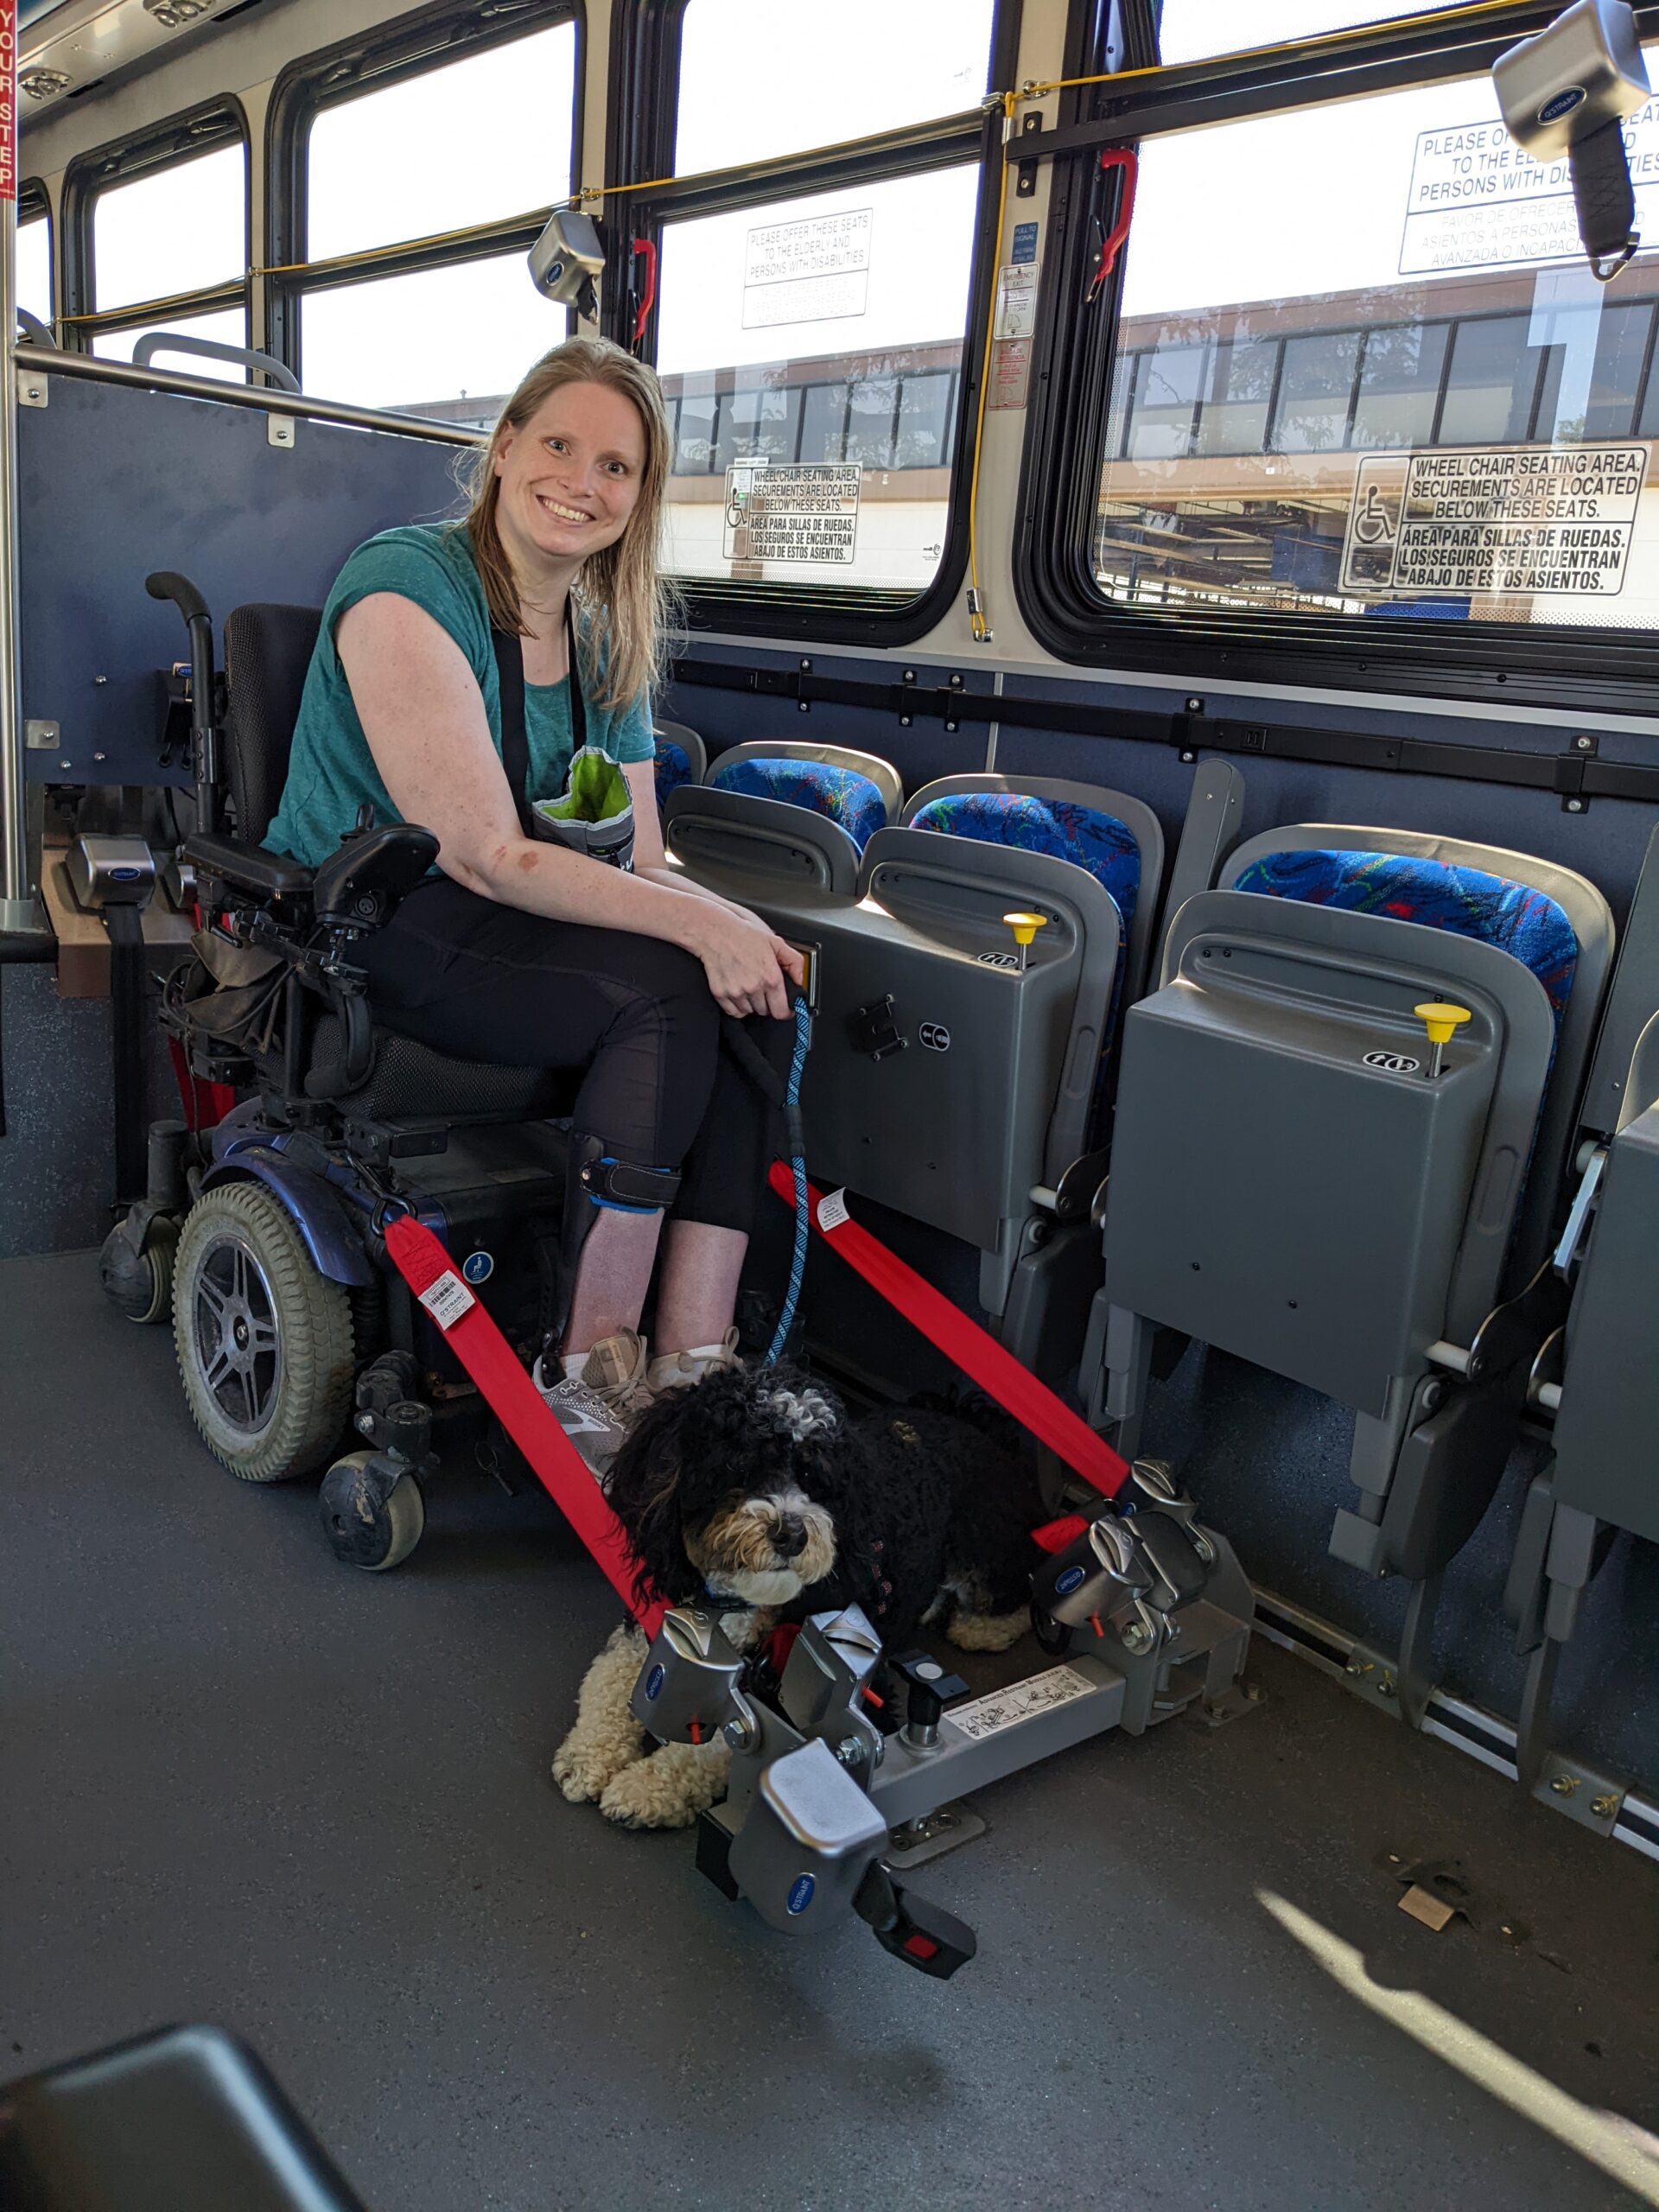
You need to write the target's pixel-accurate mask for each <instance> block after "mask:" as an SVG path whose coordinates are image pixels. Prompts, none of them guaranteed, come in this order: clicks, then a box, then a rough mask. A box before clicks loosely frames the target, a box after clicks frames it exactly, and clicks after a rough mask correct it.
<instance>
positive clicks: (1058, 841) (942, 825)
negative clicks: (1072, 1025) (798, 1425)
mask: <svg viewBox="0 0 1659 2212" xmlns="http://www.w3.org/2000/svg"><path fill="white" fill-rule="evenodd" d="M910 826H911V828H912V829H935V830H940V831H943V832H944V835H945V836H951V837H974V838H976V839H977V840H978V841H979V842H980V843H981V844H983V845H1013V846H1015V847H1017V848H1018V849H1020V851H1021V852H1027V853H1049V854H1052V856H1053V857H1054V858H1055V859H1056V860H1061V861H1071V862H1072V864H1073V865H1074V866H1075V867H1077V868H1086V869H1087V870H1088V872H1089V874H1090V875H1092V876H1093V877H1094V879H1095V880H1096V883H1098V884H1099V885H1100V886H1101V887H1102V888H1103V890H1104V891H1106V892H1107V893H1109V895H1110V897H1111V898H1112V899H1113V900H1114V901H1115V903H1116V906H1117V911H1118V914H1119V916H1120V918H1121V919H1122V940H1121V944H1120V950H1119V953H1118V961H1117V967H1116V971H1115V973H1114V975H1113V978H1112V1002H1111V1004H1110V1006H1109V1007H1108V1008H1107V1009H1106V1027H1105V1031H1104V1033H1103V1036H1102V1038H1101V1040H1100V1047H1101V1049H1100V1065H1099V1072H1098V1074H1097V1075H1096V1079H1095V1101H1094V1107H1093V1110H1092V1113H1091V1115H1090V1137H1089V1141H1090V1143H1098V1142H1100V1141H1102V1137H1103V1132H1104V1128H1105V1117H1106V1107H1107V1091H1108V1088H1109V1084H1108V1071H1109V1046H1110V1045H1111V1041H1112V1039H1113V1038H1114V1037H1115V1036H1116V1033H1117V1016H1118V1009H1119V1008H1120V1007H1121V1006H1122V1002H1123V969H1124V960H1123V950H1122V948H1123V947H1126V946H1127V945H1128V941H1129V931H1130V929H1131V928H1132V927H1133V925H1134V922H1135V901H1136V899H1138V898H1139V897H1140V895H1141V848H1140V846H1139V845H1138V844H1136V842H1135V834H1134V832H1133V831H1132V830H1131V829H1130V828H1129V826H1128V823H1125V822H1120V821H1119V820H1118V818H1117V817H1116V815H1115V814H1106V813H1103V811H1102V810H1100V809H1099V808H1098V807H1093V806H1082V805H1079V804H1077V802H1076V801H1075V800H1072V799H1064V798H1036V797H1035V796H1034V795H1033V793H1031V792H1029V791H952V792H951V793H950V795H949V796H948V797H946V798H934V799H930V800H929V801H928V803H927V804H926V805H925V806H922V807H918V809H917V810H916V812H915V813H914V814H913V815H912V817H911V823H910Z"/></svg>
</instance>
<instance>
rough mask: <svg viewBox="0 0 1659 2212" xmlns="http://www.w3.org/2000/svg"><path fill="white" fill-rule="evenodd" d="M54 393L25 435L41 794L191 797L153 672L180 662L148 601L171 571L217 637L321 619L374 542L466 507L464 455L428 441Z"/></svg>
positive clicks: (28, 709)
mask: <svg viewBox="0 0 1659 2212" xmlns="http://www.w3.org/2000/svg"><path fill="white" fill-rule="evenodd" d="M294 430H295V436H294V442H293V444H292V445H291V446H286V447H279V446H274V445H272V444H271V442H270V437H269V435H268V431H267V423H266V417H265V415H264V411H263V410H261V409H259V408H257V407H248V406H227V405H225V404H222V403H219V402H215V401H212V400H206V399H196V398H189V397H181V396H180V395H177V394H174V393H168V392H158V391H144V390H141V389H137V388H135V387H131V386H129V385H123V384H112V383H107V382H105V381H102V380H99V381H93V380H92V379H90V378H88V379H81V378H68V377H54V378H53V379H52V385H51V394H50V402H49V404H48V405H47V406H46V407H44V408H25V409H23V410H22V412H21V420H20V423H19V439H20V454H19V460H20V467H19V485H20V493H19V508H20V514H19V526H20V558H19V572H20V575H21V578H22V664H23V677H22V691H23V714H24V716H25V719H26V721H28V722H29V725H30V727H31V728H33V729H35V733H36V736H37V737H41V738H43V737H45V734H46V733H45V732H44V730H42V729H40V728H37V726H38V725H44V724H52V725H55V734H54V736H53V737H52V738H51V739H50V741H48V742H43V743H38V744H37V743H35V742H34V741H31V743H30V746H29V751H28V753H27V754H26V760H27V764H28V772H29V779H30V781H31V782H35V783H76V784H82V783H86V784H143V785H158V784H168V783H170V784H176V785H184V784H188V782H189V780H190V770H189V762H188V757H187V756H186V753H185V748H184V746H183V744H182V742H181V741H176V740H175V744H174V747H173V749H172V757H171V759H170V760H165V761H164V760H162V749H163V739H162V731H163V689H164V687H163V685H162V681H161V680H160V676H159V675H158V671H167V670H168V669H170V668H171V667H172V665H173V664H174V663H175V661H178V660H181V659H182V658H184V653H185V638H184V631H183V626H182V625H181V623H180V621H179V620H178V618H177V615H176V613H175V611H174V610H173V609H172V608H171V607H163V606H160V605H158V604H157V602H156V601H154V600H152V599H150V598H149V597H148V596H147V595H146V594H145V591H144V584H143V580H144V578H145V576H146V575H149V573H150V572H151V571H152V570H153V569H180V570H181V571H182V572H183V573H184V574H185V575H188V577H189V578H190V580H191V582H193V583H194V584H195V585H196V586H197V588H199V589H200V591H201V593H202V594H203V595H204V596H205V597H206V599H207V603H208V605H209V607H211V608H212V610H213V618H214V621H215V624H216V625H218V624H221V623H222V622H223V621H224V619H225V617H226V615H227V614H228V613H230V611H231V609H232V607H239V606H242V605H244V604H245V603H247V602H249V601H277V602H282V603H286V604H288V605H290V606H301V607H307V606H308V607H320V606H321V604H322V602H323V600H324V598H325V597H326V596H327V591H328V588H329V586H330V584H331V583H332V582H334V577H335V575H337V574H338V572H339V569H340V564H341V563H342V562H343V561H344V560H345V558H346V555H347V554H348V553H349V552H350V551H351V550H352V549H353V546H356V545H359V544H360V543H362V541H363V540H364V539H365V537H372V535H373V534H374V532H375V531H379V530H385V529H389V528H391V526H392V525H393V524H400V523H406V522H407V521H408V520H409V519H410V516H411V515H427V516H431V515H439V514H445V513H451V512H454V511H455V510H456V507H457V505H458V495H457V493H456V488H455V482H454V474H453V468H454V452H453V450H452V449H451V448H448V447H447V446H445V445H442V444H440V443H437V442H433V441H430V440H423V439H419V438H415V437H400V436H398V435H395V434H387V433H377V432H372V431H365V430H359V429H346V428H344V427H342V426H340V425H337V424H334V423H318V422H310V421H303V420H302V421H299V422H297V423H296V424H295V425H294Z"/></svg>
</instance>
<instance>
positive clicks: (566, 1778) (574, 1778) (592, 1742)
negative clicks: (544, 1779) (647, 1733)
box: [553, 1728, 643, 1805]
mask: <svg viewBox="0 0 1659 2212" xmlns="http://www.w3.org/2000/svg"><path fill="white" fill-rule="evenodd" d="M641 1749H642V1743H641V1741H640V1740H639V1739H636V1740H635V1741H633V1742H632V1743H618V1742H616V1741H615V1740H614V1739H612V1740H605V1739H601V1738H595V1737H594V1736H592V1735H589V1734H587V1733H585V1732H583V1731H582V1729H580V1728H573V1729H572V1730H571V1731H570V1733H569V1735H568V1736H567V1737H566V1738H565V1739H564V1741H563V1743H562V1744H561V1745H559V1748H558V1750H557V1751H555V1752H554V1754H553V1779H554V1781H555V1782H556V1783H558V1785H559V1788H560V1789H561V1790H563V1793H564V1795H565V1796H567V1797H568V1798H569V1801H570V1802H571V1803H572V1804H573V1805H591V1804H592V1803H593V1802H594V1800H595V1799H596V1798H601V1797H602V1796H604V1795H605V1792H606V1790H607V1789H608V1788H609V1787H610V1786H611V1784H612V1783H613V1782H614V1781H615V1779H616V1777H617V1776H618V1775H620V1774H626V1771H627V1770H628V1769H629V1768H630V1767H631V1766H635V1765H639V1764H643V1761H642V1760H641V1758H640V1751H641Z"/></svg>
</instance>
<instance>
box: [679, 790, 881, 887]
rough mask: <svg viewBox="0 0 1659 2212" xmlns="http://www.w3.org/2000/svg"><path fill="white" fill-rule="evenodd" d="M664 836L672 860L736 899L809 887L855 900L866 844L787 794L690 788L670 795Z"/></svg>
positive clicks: (827, 817)
mask: <svg viewBox="0 0 1659 2212" xmlns="http://www.w3.org/2000/svg"><path fill="white" fill-rule="evenodd" d="M663 840H664V844H665V846H666V848H667V849H668V852H669V855H670V856H671V858H672V859H674V860H677V861H680V862H682V863H683V865H684V866H685V867H687V868H690V869H691V870H692V871H693V873H694V874H696V875H697V876H698V877H700V878H702V877H705V876H706V877H707V878H708V880H709V881H710V882H711V883H712V884H713V885H714V886H715V888H716V889H724V890H728V891H729V892H730V893H731V895H732V896H733V897H734V898H736V899H746V893H755V894H756V895H760V894H761V893H766V892H770V891H772V890H778V891H782V892H784V893H787V892H789V891H791V890H804V889H808V888H816V889H817V890H819V891H822V892H829V893H832V894H834V895H836V896H837V897H841V898H845V899H850V898H851V897H852V896H853V894H854V891H855V887H856V886H857V882H858V869H859V854H858V847H857V846H856V845H855V843H854V842H853V840H852V839H851V837H849V836H848V834H847V832H846V830H844V829H842V826H841V824H840V823H838V822H832V821H831V820H830V819H829V816H828V815H825V814H814V813H813V812H812V811H811V810H810V808H808V807H804V806H791V805H790V804H788V802H787V801H786V800H784V799H777V798H749V797H748V796H747V793H745V792H741V791H715V790H712V789H710V788H709V787H708V786H707V785H682V787H681V788H680V789H679V790H678V791H671V792H670V793H669V795H668V803H667V804H666V805H665V806H664V809H663ZM746 903H753V902H752V900H747V899H746Z"/></svg>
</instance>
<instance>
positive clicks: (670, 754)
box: [657, 737, 691, 807]
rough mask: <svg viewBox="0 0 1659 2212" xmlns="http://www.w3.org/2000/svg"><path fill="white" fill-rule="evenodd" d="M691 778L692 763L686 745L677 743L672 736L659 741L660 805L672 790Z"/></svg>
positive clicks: (658, 793)
mask: <svg viewBox="0 0 1659 2212" xmlns="http://www.w3.org/2000/svg"><path fill="white" fill-rule="evenodd" d="M690 780H691V763H690V761H689V760H687V759H686V757H685V747H683V745H676V744H675V742H674V741H673V739H672V738H671V737H659V738H658V741H657V804H658V806H659V807H660V806H662V805H663V804H664V802H665V801H666V799H667V798H668V795H669V793H670V792H671V791H678V790H679V788H680V786H681V785H683V784H689V783H690Z"/></svg>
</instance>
